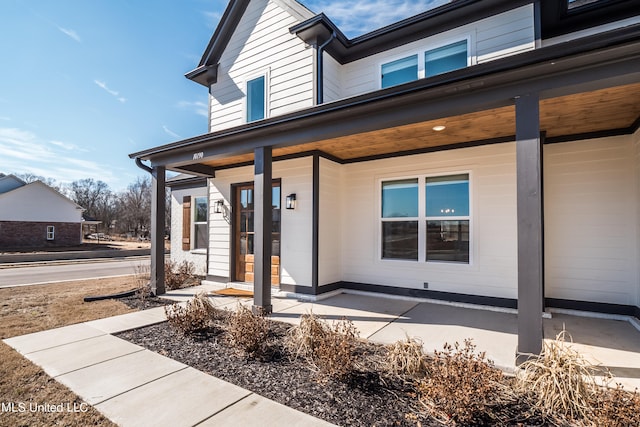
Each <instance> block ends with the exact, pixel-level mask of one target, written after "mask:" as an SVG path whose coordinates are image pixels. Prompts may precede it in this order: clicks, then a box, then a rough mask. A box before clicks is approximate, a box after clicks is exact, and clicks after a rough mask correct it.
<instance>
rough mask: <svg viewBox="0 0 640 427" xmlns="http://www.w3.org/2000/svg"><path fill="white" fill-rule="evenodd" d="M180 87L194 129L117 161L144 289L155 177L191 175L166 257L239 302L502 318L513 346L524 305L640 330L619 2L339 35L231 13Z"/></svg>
mask: <svg viewBox="0 0 640 427" xmlns="http://www.w3.org/2000/svg"><path fill="white" fill-rule="evenodd" d="M380 13H384V11H380ZM187 78H189V79H191V80H193V81H194V82H196V83H198V84H200V85H202V86H203V90H205V88H206V90H208V91H209V94H210V95H209V104H210V105H209V106H210V121H209V123H210V125H209V129H210V132H209V133H207V134H205V135H200V136H196V137H193V138H189V139H186V140H182V141H177V142H174V143H172V144H168V145H163V146H158V147H154V148H151V149H148V150H144V151H141V152H137V153H133V154H131V157H132V158H134V159H136V162H137V163H138V164H139V165H140V166H141V167H144V168H146V169H148V170H149V171H150V172H151V173H152V174H153V176H154V181H153V182H154V184H153V185H154V189H155V194H156V195H157V196H156V197H154V229H155V232H154V233H155V234H154V235H155V237H156V238H155V241H156V242H160V243H159V244H156V246H155V248H156V250H155V252H154V254H155V255H154V256H153V263H154V264H153V279H152V281H153V286H154V287H157V290H158V291H159V292H163V283H162V274H161V273H162V268H163V265H162V262H163V256H164V255H163V253H162V252H161V244H162V243H161V242H162V234H161V233H162V227H158V224H163V223H164V219H163V217H162V216H163V212H164V205H163V204H164V198H163V197H161V195H162V194H164V193H163V191H164V185H165V181H164V179H165V178H164V176H165V171H166V170H167V169H168V170H173V171H178V172H183V173H189V174H195V175H198V176H201V177H204V178H206V186H205V190H206V191H205V192H204V193H203V194H202V195H200V196H199V198H201V204H202V203H205V202H206V206H204V205H203V206H202V209H200V208H199V207H198V206H197V202H195V204H194V200H197V199H193V198H190V199H189V203H190V204H189V207H190V208H189V213H188V217H187V218H186V220H185V222H183V224H188V225H187V226H186V229H187V231H186V232H188V233H190V236H194V235H197V234H198V233H201V232H202V230H203V229H204V230H206V236H204V238H206V243H204V242H203V241H202V239H200V240H197V239H193V238H191V239H188V240H185V242H186V243H184V246H183V247H182V248H183V250H185V251H194V250H195V251H201V252H204V253H205V255H204V256H203V257H202V260H203V261H202V262H204V263H205V266H204V269H205V270H206V274H207V276H208V278H209V279H210V280H216V281H222V282H224V283H234V282H242V283H253V286H254V288H255V299H254V302H255V305H256V307H257V308H258V309H262V310H265V311H269V310H270V296H271V289H272V287H271V285H274V286H277V287H279V289H280V290H282V291H285V292H292V293H296V294H309V295H315V296H322V295H323V294H326V293H328V292H333V291H337V290H341V289H342V290H358V291H368V292H382V293H388V294H396V295H403V296H415V297H424V298H429V299H441V300H449V301H461V302H468V303H478V304H485V305H494V306H504V307H512V308H516V307H517V309H518V338H519V342H518V346H519V351H520V352H531V353H537V352H538V351H539V350H540V347H541V341H542V313H543V311H544V310H545V307H559V308H565V309H567V308H568V309H578V310H588V311H595V312H602V313H616V314H623V315H630V316H636V317H640V215H639V213H640V184H639V181H640V180H639V177H640V132H639V131H638V128H639V126H640V2H639V1H637V0H592V1H588V0H587V1H579V0H574V1H572V0H568V1H562V0H508V1H507V0H482V1H479V0H456V1H452V2H451V3H448V4H445V5H443V6H441V7H438V8H435V9H433V10H428V11H425V12H424V13H422V14H420V15H417V16H414V17H411V18H408V19H405V20H403V21H400V22H397V23H395V24H392V25H389V26H387V27H384V28H381V29H379V30H376V31H373V32H371V33H368V34H365V35H362V36H359V37H356V38H353V39H349V38H347V37H346V36H344V34H343V33H342V32H341V31H340V29H339V28H338V27H337V26H336V25H335V24H334V23H333V22H332V21H331V20H330V19H329V17H327V16H325V15H324V14H314V13H312V12H310V11H309V10H308V9H306V8H305V7H304V6H302V5H301V4H300V3H297V2H296V1H294V0H231V1H230V3H229V5H228V7H227V9H226V11H225V13H224V15H223V17H222V19H221V21H220V24H219V26H218V27H217V29H216V30H215V33H214V34H213V37H212V38H211V41H210V42H209V45H208V46H207V48H206V50H205V52H204V55H203V56H202V60H201V61H200V63H199V64H198V67H197V68H196V69H194V70H193V71H191V72H189V73H188V74H187ZM142 161H148V162H150V166H147V165H145V164H143V163H142ZM158 195H159V196H158ZM203 195H204V196H205V197H204V198H202V196H203ZM185 200H187V199H185ZM185 212H186V210H185ZM199 212H203V215H204V216H202V215H200V213H199ZM174 232H175V231H174ZM175 237H176V235H174V238H175ZM198 242H199V243H198ZM201 244H202V245H204V247H200V246H197V245H201Z"/></svg>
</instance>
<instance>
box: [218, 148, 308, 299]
mask: <svg viewBox="0 0 640 427" xmlns="http://www.w3.org/2000/svg"><path fill="white" fill-rule="evenodd" d="M312 175H313V174H312V160H311V158H310V157H309V158H302V159H293V160H285V161H281V162H275V163H274V164H273V178H274V179H277V178H280V179H281V198H282V204H283V206H282V207H283V209H282V223H281V239H282V241H281V247H280V265H281V270H280V274H281V283H284V284H290V285H298V286H311V259H312V257H311V255H312V253H311V230H312V206H313V197H312V179H313V176H312ZM251 181H253V167H251V166H247V167H241V168H235V169H228V170H221V171H217V172H216V177H215V178H213V179H211V188H210V197H211V199H210V203H214V202H215V201H216V200H219V199H224V200H225V207H226V209H227V212H229V214H228V215H227V216H224V215H222V214H213V215H212V216H211V218H210V232H211V234H210V236H209V242H210V245H209V274H210V275H214V276H222V277H230V266H229V262H230V258H231V256H230V255H231V254H230V250H231V245H230V243H229V239H230V236H231V225H230V222H229V221H230V218H231V215H232V214H231V213H230V211H229V209H230V203H231V185H232V184H237V183H245V182H251ZM291 193H295V194H296V198H297V206H296V209H295V210H287V209H284V199H285V197H286V196H287V195H288V194H291Z"/></svg>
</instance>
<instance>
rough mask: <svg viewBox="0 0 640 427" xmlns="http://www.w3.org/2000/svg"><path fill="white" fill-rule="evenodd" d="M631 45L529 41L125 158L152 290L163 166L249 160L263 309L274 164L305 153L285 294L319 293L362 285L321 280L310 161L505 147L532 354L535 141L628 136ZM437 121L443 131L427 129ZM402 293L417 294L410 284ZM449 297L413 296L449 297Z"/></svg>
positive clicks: (536, 259) (540, 280)
mask: <svg viewBox="0 0 640 427" xmlns="http://www.w3.org/2000/svg"><path fill="white" fill-rule="evenodd" d="M603 40H605V41H603ZM639 47H640V34H639V30H638V29H636V28H631V29H623V30H616V31H613V32H612V33H611V34H609V37H602V35H600V36H598V37H594V38H586V39H581V40H580V41H579V42H567V43H563V44H561V45H556V46H550V47H546V48H541V49H538V50H536V51H533V52H528V53H524V54H520V55H515V56H513V57H509V58H504V59H500V60H496V61H493V62H491V63H487V64H482V65H476V66H473V67H470V68H467V69H462V70H457V71H454V72H451V73H447V74H445V75H441V76H437V77H434V78H430V79H426V80H421V81H416V82H411V83H407V84H404V85H401V86H397V87H393V88H389V89H384V90H380V91H376V92H373V93H370V94H365V95H361V96H358V97H354V98H349V99H345V100H341V101H337V102H333V103H329V104H322V105H318V106H316V107H314V108H311V109H307V110H302V111H300V112H296V113H291V114H288V115H285V116H279V117H272V118H268V119H266V120H264V121H259V122H254V123H249V124H246V125H243V126H239V127H236V128H232V129H229V130H224V131H219V132H216V133H211V134H206V135H202V136H199V137H195V138H191V139H187V140H184V141H179V142H176V143H173V144H169V145H167V146H162V147H156V148H154V149H151V150H147V151H144V152H139V153H134V154H131V157H132V158H135V159H136V160H137V161H138V162H139V163H140V161H143V160H145V161H150V162H151V166H150V167H149V169H150V171H151V172H152V174H153V177H154V180H153V184H154V193H153V194H154V202H153V211H152V212H153V214H152V215H153V218H152V230H153V239H152V245H153V244H154V243H153V242H156V243H155V248H156V250H154V249H152V287H153V288H154V289H155V290H156V292H157V293H160V294H161V293H164V284H163V268H164V264H163V263H164V254H163V253H162V252H161V251H160V250H159V249H158V248H159V247H160V245H162V242H163V232H164V230H163V229H162V227H159V226H158V225H159V224H164V217H163V215H164V197H162V195H164V174H165V171H166V169H170V170H176V171H181V172H186V173H192V174H197V175H201V176H206V177H209V178H212V179H213V178H215V177H216V174H219V173H221V172H222V171H225V170H230V169H233V168H239V167H251V168H253V185H254V189H255V193H254V197H255V207H254V210H255V213H254V215H255V241H254V248H255V261H254V266H253V268H254V276H253V277H254V291H255V299H254V307H255V309H256V311H261V312H271V311H273V309H274V307H273V302H272V299H271V286H270V285H271V271H272V265H271V261H272V257H271V251H272V247H273V245H272V234H271V232H270V230H272V225H273V217H272V214H271V209H270V207H271V206H272V199H271V197H272V192H271V185H272V181H273V179H274V178H276V177H275V176H274V174H273V167H274V163H277V162H280V161H285V160H290V159H297V158H309V159H311V175H312V190H311V193H310V194H311V200H310V201H311V210H310V212H311V221H310V230H308V231H309V232H310V234H311V239H310V245H309V246H310V248H309V252H310V254H311V268H310V270H311V271H310V278H311V279H310V283H309V285H310V286H308V287H307V288H305V289H302V288H299V287H296V286H293V287H291V289H290V290H291V291H293V292H296V293H310V294H320V293H322V292H326V291H331V290H335V289H340V288H345V287H353V288H358V287H362V284H357V283H351V282H350V281H347V280H344V279H343V280H340V281H338V282H335V283H332V284H331V286H327V284H326V283H324V281H323V280H321V266H322V265H321V263H320V261H319V257H320V256H319V253H320V251H321V248H320V240H321V233H325V232H327V230H322V231H321V230H320V215H321V210H322V208H323V206H322V205H321V188H320V186H321V178H322V177H321V161H323V160H328V161H330V162H333V163H335V164H338V165H350V164H358V163H366V162H374V161H377V160H382V159H388V158H401V157H406V156H416V155H420V154H425V153H433V152H441V151H448V150H454V151H453V152H456V151H455V150H459V149H466V148H471V147H484V146H492V145H498V144H515V169H516V173H515V182H512V183H510V184H511V185H513V186H515V188H516V202H517V203H516V204H517V215H516V217H517V218H516V222H517V225H516V228H517V233H516V234H517V236H516V237H517V239H515V240H516V242H515V249H516V252H517V278H516V281H517V284H516V292H515V293H516V295H517V296H516V298H515V301H514V302H515V304H514V305H515V306H517V309H518V311H517V313H518V314H517V322H516V324H517V327H516V329H515V332H514V331H511V332H512V333H515V334H516V335H517V347H516V351H517V353H519V354H523V355H524V354H531V353H533V354H536V353H539V351H540V349H541V345H542V340H543V337H544V336H545V334H544V332H543V326H544V325H543V317H542V313H543V312H544V311H545V286H544V281H545V257H544V251H545V244H544V241H545V234H544V228H543V224H544V212H545V209H544V206H543V205H544V203H543V200H544V197H543V189H544V185H543V180H544V174H543V169H544V166H543V163H542V159H543V157H544V150H545V145H548V144H552V143H562V142H569V141H579V140H586V139H593V138H601V137H613V136H620V135H632V134H634V133H635V132H637V129H638V125H639V124H640V122H639V117H640V103H638V101H637V99H639V96H640V72H638V71H637V70H640V53H639V52H640V48H639ZM440 126H444V127H445V129H444V130H441V131H438V130H437V129H438V127H440ZM635 191H637V189H636V190H635ZM336 203H339V201H337V202H336ZM158 242H160V243H158ZM636 246H637V245H636ZM633 250H635V251H637V250H638V248H635V249H633ZM636 262H637V260H636ZM636 270H637V265H636ZM636 285H637V283H636ZM372 289H373V287H372ZM403 292H404V294H407V295H421V293H420V292H419V290H417V289H407V290H406V291H403ZM445 294H446V295H445ZM453 294H455V293H447V292H444V293H443V292H441V293H440V294H436V293H427V294H424V295H428V296H431V297H437V296H439V297H441V298H443V299H445V298H449V299H451V298H453V299H455V298H456V295H453ZM488 298H489V299H484V300H483V301H484V302H490V301H493V302H495V303H496V304H498V305H506V306H508V305H510V304H511V302H510V301H509V298H493V297H491V296H489V297H488ZM492 298H493V299H492ZM595 303H596V304H597V303H599V302H598V301H595ZM604 303H605V304H606V302H604ZM634 304H636V302H632V301H631V302H630V305H629V306H628V307H627V308H624V310H627V311H629V310H630V312H629V313H627V314H632V315H633V314H634V311H633V310H634V308H633V307H634ZM618 305H620V304H618ZM513 308H515V307H513ZM637 311H638V310H635V313H637Z"/></svg>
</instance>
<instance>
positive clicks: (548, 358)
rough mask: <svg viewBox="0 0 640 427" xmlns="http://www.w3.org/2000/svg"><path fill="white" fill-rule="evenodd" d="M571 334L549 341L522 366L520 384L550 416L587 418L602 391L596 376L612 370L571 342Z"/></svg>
mask: <svg viewBox="0 0 640 427" xmlns="http://www.w3.org/2000/svg"><path fill="white" fill-rule="evenodd" d="M567 335H568V334H567V332H566V331H564V330H563V331H562V332H560V333H559V334H558V335H557V336H556V339H555V340H553V341H545V343H544V345H543V349H542V352H541V353H540V355H539V356H538V357H535V358H531V359H529V360H527V361H526V362H524V363H523V364H522V365H520V370H519V371H518V372H517V374H518V375H517V378H518V381H517V383H516V387H517V389H518V391H520V392H522V393H524V394H528V395H529V396H530V397H531V399H532V401H533V406H534V407H535V408H536V409H538V410H539V411H540V412H541V413H542V414H543V416H545V417H547V418H548V419H551V420H555V421H560V422H561V421H562V420H563V419H564V420H576V421H579V420H587V419H589V418H591V417H592V416H593V414H594V406H593V403H592V402H594V401H595V399H596V397H597V393H598V391H599V387H598V385H597V382H596V376H598V375H603V374H606V375H608V373H607V372H605V371H603V369H602V368H600V367H597V366H595V365H593V364H592V363H590V362H589V361H587V360H585V359H584V357H582V355H581V354H580V353H578V352H577V351H576V350H574V349H573V348H571V347H570V346H569V345H567V342H566V336H567ZM569 338H570V336H569Z"/></svg>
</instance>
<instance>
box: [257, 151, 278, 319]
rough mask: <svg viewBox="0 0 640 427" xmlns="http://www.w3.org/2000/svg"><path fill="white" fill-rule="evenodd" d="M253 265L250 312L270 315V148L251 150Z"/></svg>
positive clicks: (271, 227)
mask: <svg viewBox="0 0 640 427" xmlns="http://www.w3.org/2000/svg"><path fill="white" fill-rule="evenodd" d="M254 158H255V177H254V198H253V200H254V202H253V203H254V205H253V209H254V220H253V222H254V225H253V227H254V232H255V234H254V242H253V244H254V264H253V267H254V268H253V295H254V296H253V311H254V313H259V314H270V313H271V311H272V309H273V307H272V305H271V240H272V236H271V231H272V229H273V213H272V200H271V198H272V194H271V191H272V185H271V182H272V171H271V167H272V163H271V147H259V148H256V149H255V150H254Z"/></svg>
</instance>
